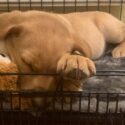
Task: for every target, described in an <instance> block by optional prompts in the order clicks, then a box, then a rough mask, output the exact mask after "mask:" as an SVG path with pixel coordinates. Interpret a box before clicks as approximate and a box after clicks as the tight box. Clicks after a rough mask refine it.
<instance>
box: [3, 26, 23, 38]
mask: <svg viewBox="0 0 125 125" xmlns="http://www.w3.org/2000/svg"><path fill="white" fill-rule="evenodd" d="M23 29H24V27H23V26H22V25H17V26H12V27H10V28H8V30H7V32H6V33H5V36H4V40H8V39H12V38H17V37H19V36H20V35H21V33H22V31H23Z"/></svg>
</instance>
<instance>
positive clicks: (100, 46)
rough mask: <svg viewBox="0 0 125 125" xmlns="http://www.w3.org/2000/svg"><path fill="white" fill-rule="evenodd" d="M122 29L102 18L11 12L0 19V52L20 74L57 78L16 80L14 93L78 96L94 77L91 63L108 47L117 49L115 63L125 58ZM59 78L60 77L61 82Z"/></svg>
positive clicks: (124, 28) (124, 29)
mask: <svg viewBox="0 0 125 125" xmlns="http://www.w3.org/2000/svg"><path fill="white" fill-rule="evenodd" d="M124 41H125V24H124V23H123V22H121V21H119V20H118V19H116V18H115V17H113V16H112V15H110V14H108V13H104V12H97V11H94V12H77V13H69V14H55V13H47V12H41V11H27V12H20V11H14V12H10V13H3V14H1V15H0V51H1V52H3V53H6V54H8V55H9V57H10V58H11V59H12V61H14V62H15V63H16V64H17V65H18V68H19V71H20V72H23V73H41V72H44V73H48V74H50V73H52V74H55V73H57V74H58V75H57V76H54V75H53V76H40V75H39V76H30V75H29V76H20V78H19V84H18V86H19V88H21V89H37V88H39V89H44V90H52V91H55V90H56V87H57V85H58V84H60V82H63V90H66V91H81V86H82V84H83V83H82V82H81V81H84V80H86V79H87V78H88V77H90V76H92V75H94V74H95V73H96V68H95V64H94V62H93V61H92V60H94V59H98V58H99V57H100V56H102V55H103V54H104V52H105V48H106V45H107V43H112V44H118V46H117V47H116V48H115V49H114V50H113V52H112V55H113V57H115V58H118V57H123V56H125V49H124V48H125V42H124ZM60 74H61V76H60Z"/></svg>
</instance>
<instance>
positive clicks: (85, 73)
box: [57, 54, 96, 80]
mask: <svg viewBox="0 0 125 125" xmlns="http://www.w3.org/2000/svg"><path fill="white" fill-rule="evenodd" d="M57 72H58V73H60V74H62V75H63V77H64V78H65V79H70V80H85V79H86V78H88V77H90V76H92V75H94V74H95V73H96V68H95V64H94V62H93V61H91V60H90V59H89V58H86V57H82V56H79V55H68V54H66V55H64V56H63V57H62V58H61V59H60V60H59V62H58V64H57Z"/></svg>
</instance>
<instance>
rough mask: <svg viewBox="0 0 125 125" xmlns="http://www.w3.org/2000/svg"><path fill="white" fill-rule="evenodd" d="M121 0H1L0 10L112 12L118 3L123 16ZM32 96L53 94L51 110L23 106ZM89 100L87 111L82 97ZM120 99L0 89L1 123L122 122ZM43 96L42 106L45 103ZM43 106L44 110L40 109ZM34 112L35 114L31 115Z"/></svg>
mask: <svg viewBox="0 0 125 125" xmlns="http://www.w3.org/2000/svg"><path fill="white" fill-rule="evenodd" d="M124 3H125V1H124V0H117V1H116V0H107V1H106V0H103V1H102V0H96V1H95V0H93V1H91V0H74V1H72V0H71V1H68V0H62V1H61V0H60V1H57V0H50V1H49V0H39V1H36V0H29V1H25V0H23V1H22V0H15V1H14V0H0V12H5V11H8V12H9V11H12V10H32V9H37V10H45V11H53V12H61V13H67V12H70V11H71V12H72V11H74V12H76V11H89V10H91V9H90V8H93V7H94V10H102V8H106V10H105V11H107V12H109V13H112V7H114V6H115V7H118V8H119V9H118V13H119V18H120V19H121V18H122V14H123V6H124ZM0 75H16V74H15V73H7V74H6V73H5V74H0ZM17 75H31V74H26V73H25V74H21V73H19V74H17ZM32 75H56V74H45V73H44V74H32ZM97 75H98V76H109V75H112V76H116V75H117V76H125V71H122V70H117V71H110V70H109V71H98V72H97ZM33 97H40V98H43V99H45V100H46V99H47V98H52V100H51V103H52V105H51V111H50V110H49V111H48V110H47V109H46V108H45V107H44V108H42V109H39V110H38V109H37V110H32V109H28V110H23V111H22V100H23V99H30V98H33ZM65 97H68V98H70V102H69V109H68V110H67V111H65V110H64V98H65ZM74 97H75V98H76V99H77V101H78V102H79V105H78V109H77V111H73V98H74ZM92 97H95V98H96V100H97V102H96V110H95V112H91V110H90V100H91V98H92ZM15 98H16V101H17V105H16V106H17V107H18V108H14V105H15V104H14V102H13V99H15ZM55 98H60V100H61V103H60V107H61V108H60V110H57V109H56V107H55ZM4 99H7V101H8V104H9V107H10V108H9V109H6V108H5V107H4ZM82 99H87V100H88V108H87V110H86V111H84V112H83V111H82V110H81V106H82V104H81V100H82ZM119 99H123V100H125V93H84V92H64V91H57V92H39V91H6V92H5V91H0V125H8V124H9V125H41V124H42V125H47V124H49V125H76V124H78V125H82V124H84V125H91V124H93V125H100V124H101V125H124V124H125V119H124V118H125V112H124V111H123V110H122V109H118V104H119ZM45 100H44V102H45V103H44V106H46V105H47V103H46V101H45ZM101 100H106V109H105V113H103V114H100V113H99V106H100V101H101ZM111 100H113V101H114V102H115V104H116V105H115V111H114V112H113V113H112V112H111V111H110V109H109V103H110V101H111ZM43 109H44V110H43ZM32 113H33V114H34V113H35V116H34V115H32Z"/></svg>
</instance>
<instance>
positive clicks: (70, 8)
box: [0, 0, 125, 19]
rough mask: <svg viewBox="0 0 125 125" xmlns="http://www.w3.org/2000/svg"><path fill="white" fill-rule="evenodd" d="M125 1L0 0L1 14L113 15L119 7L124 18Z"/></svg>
mask: <svg viewBox="0 0 125 125" xmlns="http://www.w3.org/2000/svg"><path fill="white" fill-rule="evenodd" d="M124 4H125V1H124V0H0V12H5V11H12V10H32V9H35V10H45V11H53V12H60V13H67V12H76V11H89V10H101V11H106V12H109V13H112V8H114V7H117V13H118V15H119V18H120V19H121V17H122V11H123V6H124Z"/></svg>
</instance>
